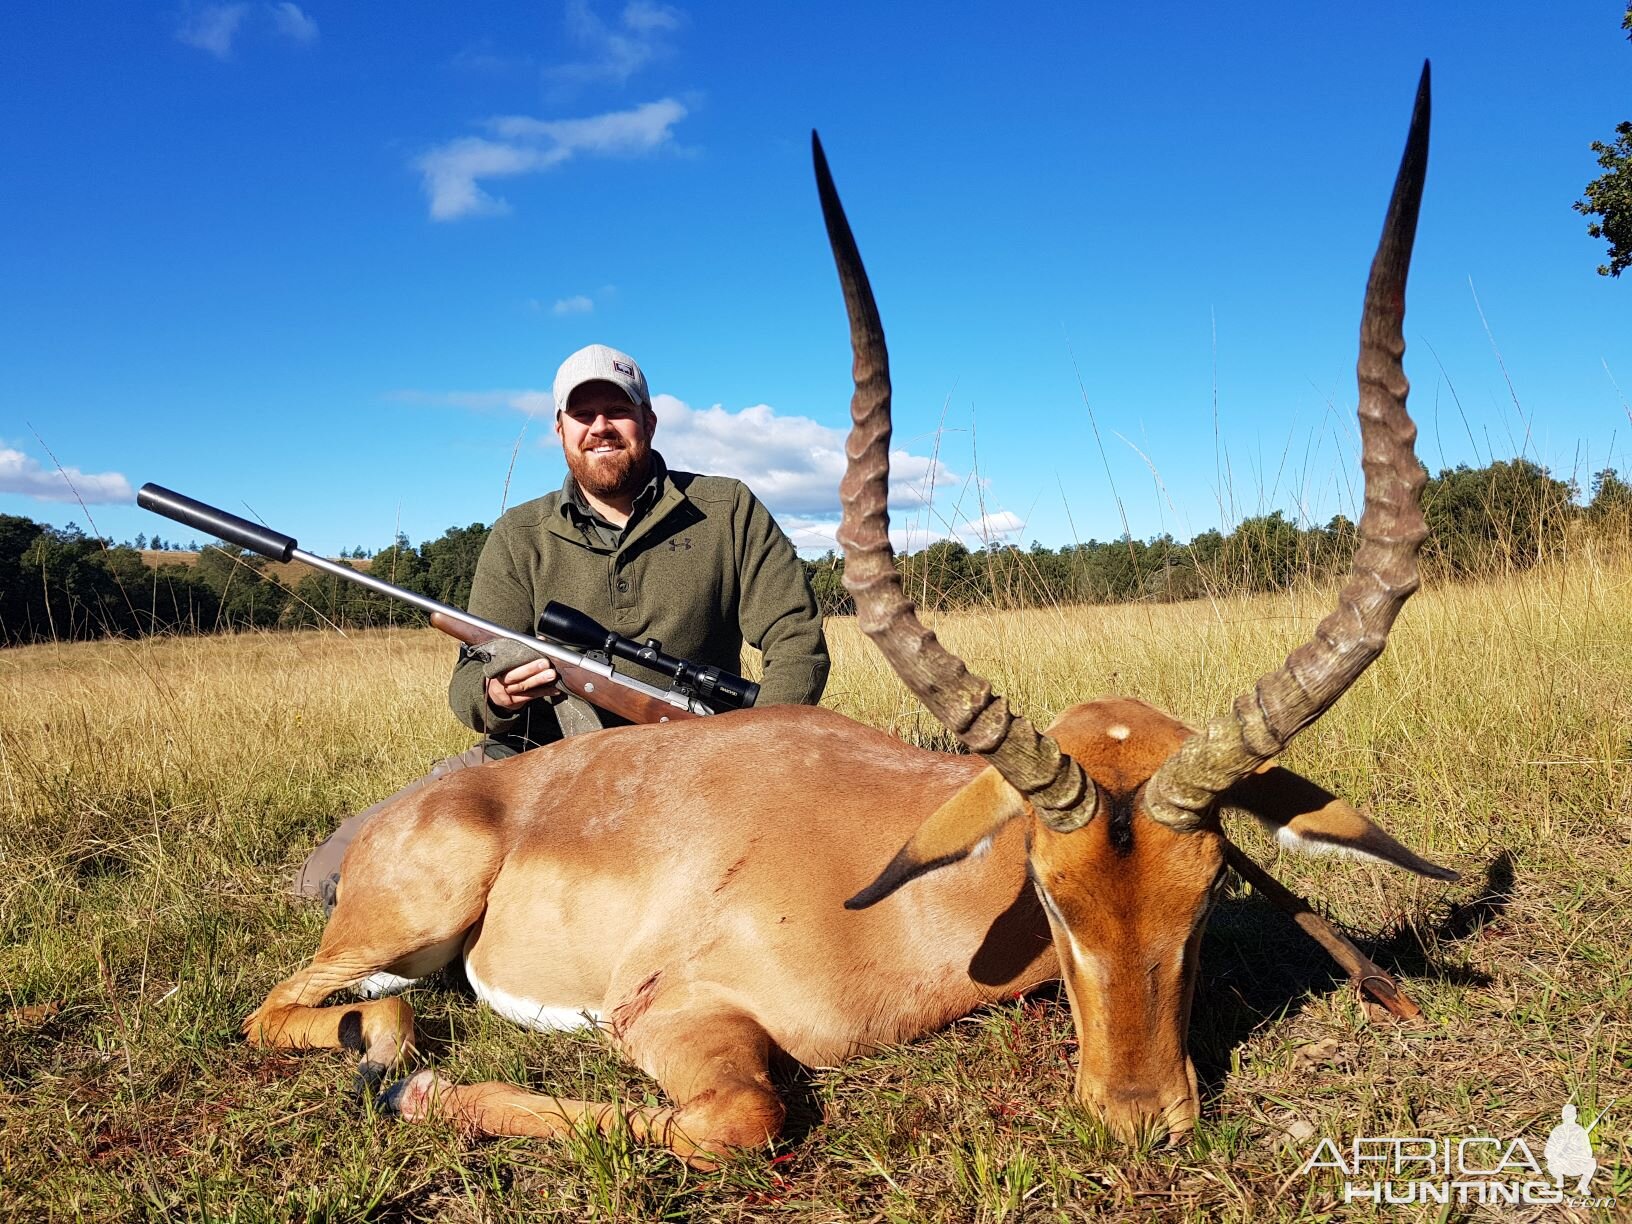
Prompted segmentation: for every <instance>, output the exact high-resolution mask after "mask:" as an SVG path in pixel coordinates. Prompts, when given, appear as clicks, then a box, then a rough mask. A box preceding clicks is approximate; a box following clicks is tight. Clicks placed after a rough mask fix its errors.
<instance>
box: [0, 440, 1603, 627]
mask: <svg viewBox="0 0 1632 1224" xmlns="http://www.w3.org/2000/svg"><path fill="white" fill-rule="evenodd" d="M1575 497H1576V489H1575V486H1574V485H1573V484H1571V483H1570V482H1569V481H1564V480H1558V479H1556V478H1555V477H1553V476H1552V474H1551V473H1549V472H1548V471H1547V469H1545V468H1543V467H1541V466H1539V465H1538V464H1535V463H1531V462H1530V461H1528V460H1525V459H1515V460H1507V461H1501V462H1497V463H1492V464H1489V465H1488V466H1486V467H1482V468H1468V467H1465V466H1464V467H1456V468H1447V469H1445V470H1443V471H1441V472H1440V473H1439V474H1438V475H1436V476H1433V477H1431V478H1430V479H1429V480H1428V482H1427V485H1426V487H1425V488H1424V490H1423V498H1422V504H1423V510H1424V513H1425V514H1426V516H1427V519H1428V525H1429V530H1430V535H1429V539H1428V544H1427V548H1426V550H1425V553H1424V563H1425V566H1426V567H1427V569H1428V570H1429V572H1430V573H1437V574H1440V575H1443V576H1447V577H1456V576H1459V575H1468V574H1480V573H1487V572H1491V571H1493V570H1508V569H1516V568H1523V567H1525V566H1529V565H1534V564H1535V563H1537V562H1538V561H1541V560H1543V559H1545V558H1546V557H1547V555H1548V554H1549V552H1550V551H1552V550H1554V549H1556V548H1558V547H1559V546H1560V545H1561V544H1562V543H1563V542H1564V541H1565V540H1566V539H1567V538H1568V535H1569V533H1570V532H1571V531H1572V529H1573V527H1574V525H1575V524H1577V523H1578V522H1579V523H1581V524H1584V525H1585V526H1586V527H1588V528H1590V529H1591V530H1593V531H1596V532H1599V533H1610V534H1613V535H1616V536H1618V537H1627V536H1632V483H1629V482H1628V481H1627V480H1625V479H1623V478H1622V477H1621V475H1620V474H1619V473H1618V472H1617V471H1616V470H1615V469H1613V468H1605V469H1604V470H1603V471H1601V472H1599V473H1597V474H1596V475H1595V476H1594V477H1593V478H1592V482H1591V498H1590V500H1589V501H1588V502H1587V504H1586V505H1585V506H1582V505H1579V504H1577V502H1576V500H1575ZM487 534H488V532H487V528H486V527H485V526H483V525H482V524H481V523H472V524H470V525H469V526H467V527H450V528H448V530H447V531H446V532H445V533H443V535H442V536H441V537H439V538H438V539H435V540H427V541H425V542H424V543H422V544H421V545H420V546H419V547H418V548H417V549H416V548H414V547H413V546H412V545H410V544H409V542H408V540H407V538H406V537H404V536H400V535H399V536H398V537H397V538H396V539H395V540H394V541H392V543H391V544H390V545H388V546H387V547H385V548H382V549H380V550H379V551H378V552H376V553H374V554H373V558H372V560H365V559H364V558H366V557H367V556H368V553H367V551H366V550H365V549H363V548H357V549H354V550H350V551H352V552H353V553H354V554H356V559H348V560H350V563H351V564H353V565H355V566H357V567H358V568H359V569H366V570H367V571H368V572H369V573H371V574H373V575H375V576H376V577H380V578H384V579H385V580H386V581H387V582H392V583H394V584H395V585H397V586H401V587H405V588H407V589H409V590H412V591H417V592H419V593H421V594H425V595H429V596H431V597H432V598H433V599H437V600H440V601H441V602H443V603H449V604H453V605H455V606H456V607H464V606H465V605H466V604H467V602H468V600H469V598H470V585H471V580H472V579H473V577H474V576H475V573H476V559H477V558H478V557H479V556H480V555H481V551H482V545H483V544H485V543H486V541H487ZM1355 538H1356V527H1355V524H1354V523H1352V522H1350V521H1349V520H1348V519H1347V518H1344V517H1343V516H1342V515H1338V516H1337V517H1335V518H1333V519H1332V520H1331V521H1330V522H1328V523H1327V524H1326V525H1325V526H1323V527H1302V526H1299V525H1298V524H1297V523H1296V522H1295V521H1293V520H1292V519H1290V518H1288V517H1287V516H1286V515H1285V514H1284V513H1282V512H1280V511H1275V512H1272V513H1269V514H1263V515H1257V516H1255V517H1253V518H1249V519H1246V520H1243V521H1242V522H1241V523H1239V524H1237V525H1236V526H1235V528H1234V529H1233V530H1231V531H1229V532H1227V533H1226V532H1221V531H1217V530H1209V531H1203V532H1201V533H1200V534H1199V535H1197V536H1196V537H1195V538H1193V539H1192V540H1191V541H1190V542H1189V543H1188V544H1184V543H1180V542H1179V541H1177V540H1175V539H1174V538H1173V537H1172V536H1169V535H1161V536H1157V537H1155V538H1154V539H1151V540H1134V539H1128V538H1123V539H1117V540H1108V541H1100V540H1089V541H1088V542H1086V543H1082V544H1069V545H1066V546H1065V547H1064V548H1060V549H1050V548H1047V547H1045V546H1044V545H1042V544H1040V543H1035V542H1034V543H1033V544H1032V545H1031V547H1030V548H1029V549H1020V548H1016V547H1014V546H1013V545H1009V544H993V545H989V546H987V547H984V548H980V549H971V548H969V547H968V546H967V545H965V544H962V543H960V542H958V541H956V540H940V541H937V542H936V543H934V544H931V545H930V546H929V547H927V548H925V549H922V550H921V551H919V552H916V553H913V554H912V555H910V556H906V557H902V558H900V559H899V563H900V567H901V573H902V578H903V581H904V583H905V586H906V590H907V593H908V594H909V595H911V596H912V598H913V599H914V600H915V601H917V602H918V603H919V604H920V605H922V606H924V607H929V608H935V609H964V608H999V609H1002V608H1021V607H1033V606H1038V605H1049V604H1070V603H1124V602H1129V601H1135V600H1159V601H1171V600H1182V599H1194V598H1198V597H1201V596H1206V595H1214V594H1230V593H1236V592H1247V591H1278V590H1285V589H1286V588H1287V587H1289V586H1291V585H1293V584H1295V583H1298V582H1302V581H1306V580H1309V579H1317V580H1318V579H1323V578H1330V577H1333V576H1335V575H1340V574H1343V573H1345V572H1347V570H1348V568H1349V566H1350V564H1351V562H1352V560H1353V557H1354V548H1355ZM157 543H158V541H150V546H151V545H153V544H157ZM805 573H806V575H807V576H808V577H809V579H810V584H811V589H812V590H813V591H814V592H815V595H816V600H817V606H818V607H820V608H821V610H822V612H823V613H824V614H825V615H829V616H835V615H840V616H842V615H848V614H851V613H853V612H854V610H855V606H854V604H853V603H852V601H851V599H850V595H849V593H848V592H847V591H846V590H845V589H844V558H843V557H842V556H839V555H838V554H837V553H835V552H833V551H829V552H828V553H827V554H826V555H825V556H823V557H821V558H819V559H817V560H812V561H806V562H805ZM271 574H272V571H271V570H269V567H268V565H267V563H266V562H264V561H262V560H261V559H260V558H258V557H255V556H253V555H250V554H247V553H244V552H242V551H241V550H239V549H237V548H234V547H232V546H231V545H223V544H220V543H217V544H214V545H211V546H209V547H207V548H205V549H203V550H202V551H201V552H199V553H198V559H197V561H196V563H194V564H193V565H182V564H177V563H174V562H169V561H167V562H166V563H165V564H162V565H160V566H158V567H157V568H154V567H151V566H149V565H146V564H144V562H143V560H142V557H141V554H140V553H138V552H137V551H136V550H135V549H133V548H128V547H119V548H115V547H112V546H111V545H110V543H109V541H107V540H101V539H97V538H95V537H93V536H87V535H85V534H84V533H83V532H81V531H79V530H78V529H77V528H73V527H63V528H57V527H48V526H44V525H42V524H40V523H36V522H34V521H33V520H31V519H27V518H22V517H20V516H17V515H3V514H0V645H10V644H14V643H19V642H32V641H40V640H50V639H52V638H56V639H70V638H83V637H99V636H105V635H125V636H135V635H138V634H145V633H155V632H158V633H207V632H211V631H214V630H240V629H249V628H255V629H264V628H270V627H274V626H275V627H279V628H291V629H292V628H302V627H329V626H342V627H346V628H369V627H379V626H386V625H396V626H408V625H421V624H424V623H425V618H424V616H423V614H422V613H420V612H419V611H418V610H417V609H414V608H411V607H409V606H407V605H405V604H402V603H399V602H397V601H395V600H392V599H389V598H387V597H385V596H383V595H378V594H375V593H374V592H372V591H370V590H368V589H366V588H364V587H360V586H357V585H355V584H353V583H349V582H344V581H342V580H341V579H338V578H334V577H331V576H329V575H327V574H323V573H312V572H307V573H305V574H303V575H301V576H300V577H299V578H298V579H296V578H285V579H284V580H283V581H282V582H280V581H278V580H277V579H275V578H273V577H272V576H271ZM287 582H293V583H294V586H293V588H292V589H291V588H290V587H288V586H286V585H284V583H287Z"/></svg>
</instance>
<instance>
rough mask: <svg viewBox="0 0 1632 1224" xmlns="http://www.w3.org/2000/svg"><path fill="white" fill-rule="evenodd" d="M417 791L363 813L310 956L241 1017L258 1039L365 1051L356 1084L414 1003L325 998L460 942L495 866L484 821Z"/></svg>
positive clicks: (409, 1027) (374, 1069)
mask: <svg viewBox="0 0 1632 1224" xmlns="http://www.w3.org/2000/svg"><path fill="white" fill-rule="evenodd" d="M441 797H445V796H443V795H442V792H441V791H440V790H428V791H424V792H421V793H419V794H417V795H415V796H413V797H412V798H410V799H408V800H406V801H405V802H404V803H403V804H401V805H399V806H397V807H394V808H392V809H390V810H389V811H387V812H382V813H381V814H380V816H379V817H377V818H376V819H375V820H373V821H371V822H370V823H369V825H368V826H367V827H366V828H365V829H364V831H363V833H362V834H361V835H360V836H359V837H358V838H357V840H356V841H355V842H354V843H353V844H352V846H351V848H350V850H348V851H347V853H346V858H345V863H344V865H343V867H342V868H341V888H340V895H339V898H338V900H337V903H336V905H335V908H334V913H333V914H332V915H330V917H329V923H328V926H327V927H325V928H324V930H323V940H322V943H320V944H319V945H318V949H317V955H316V956H314V957H313V958H312V962H311V964H309V965H307V966H306V968H304V969H302V970H301V971H300V972H299V973H296V974H294V975H293V976H292V977H290V978H288V979H286V980H285V981H283V982H280V983H279V984H278V985H277V986H275V987H273V989H272V992H271V993H270V994H268V995H267V996H266V999H265V1001H264V1002H263V1003H262V1004H261V1005H260V1006H259V1007H258V1008H256V1009H255V1011H254V1012H252V1013H251V1014H250V1015H249V1017H248V1018H247V1019H246V1020H245V1021H244V1026H243V1029H244V1035H245V1036H246V1037H248V1038H249V1040H250V1041H252V1042H255V1043H257V1044H259V1045H263V1046H276V1047H281V1048H285V1049H297V1050H309V1049H346V1050H352V1051H354V1052H356V1053H359V1054H361V1055H362V1067H361V1069H360V1075H361V1077H362V1085H361V1086H364V1087H368V1088H373V1087H375V1086H377V1085H378V1083H379V1081H380V1079H381V1078H382V1077H383V1075H384V1074H385V1072H386V1070H387V1069H388V1068H390V1067H392V1066H395V1065H397V1064H398V1063H400V1062H402V1061H403V1060H404V1059H405V1058H407V1056H408V1055H409V1054H410V1053H411V1052H412V1049H413V1036H414V1019H413V1018H414V1013H413V1009H412V1008H411V1007H410V1006H409V1005H408V1004H407V1003H406V1002H405V1001H404V1000H402V999H398V998H386V999H376V1000H371V1001H369V1002H359V1003H346V1004H341V1005H338V1006H334V1007H323V1006H321V1004H322V1003H323V1001H324V1000H325V999H326V998H328V997H329V996H330V995H331V994H333V993H335V992H336V991H338V990H344V989H346V988H347V987H350V986H355V985H357V984H358V983H359V982H362V981H364V980H365V979H367V978H368V977H370V976H372V975H373V974H375V973H378V972H381V971H384V972H387V973H393V974H396V975H398V976H401V977H420V976H422V975H424V974H426V973H430V972H432V971H433V970H435V969H437V968H440V967H441V966H442V965H445V964H446V963H447V962H448V961H450V960H451V959H452V958H453V957H454V956H455V955H456V954H457V953H458V951H459V949H460V947H461V945H462V943H463V940H464V936H465V932H466V931H467V930H469V929H470V927H471V926H472V925H473V924H474V923H475V922H476V921H477V919H479V918H480V917H481V914H482V909H483V907H484V906H485V905H486V902H487V891H488V887H489V886H490V885H491V883H492V880H493V875H494V873H495V872H496V870H497V865H498V860H499V847H498V844H497V840H496V838H495V837H494V835H493V833H492V826H491V824H485V823H483V822H480V821H472V820H462V819H460V817H461V815H462V814H461V813H460V812H459V811H457V810H449V807H450V805H448V804H447V803H445V802H442V803H439V802H436V800H437V799H438V798H441Z"/></svg>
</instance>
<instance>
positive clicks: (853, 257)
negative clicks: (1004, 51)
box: [810, 132, 1098, 832]
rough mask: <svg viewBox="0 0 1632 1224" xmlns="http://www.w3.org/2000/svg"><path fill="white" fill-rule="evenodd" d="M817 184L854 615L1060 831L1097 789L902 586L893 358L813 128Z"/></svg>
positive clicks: (1074, 823)
mask: <svg viewBox="0 0 1632 1224" xmlns="http://www.w3.org/2000/svg"><path fill="white" fill-rule="evenodd" d="M810 143H811V153H812V156H813V158H814V160H815V164H816V190H817V192H818V194H819V195H820V196H821V200H822V216H823V218H824V220H825V221H826V222H827V237H828V242H829V243H830V244H831V245H832V248H833V262H834V264H835V265H836V266H837V268H838V273H839V284H840V286H841V287H842V288H843V290H844V304H845V309H846V311H847V313H848V314H849V317H850V347H851V351H852V353H853V354H854V359H855V365H854V376H855V383H856V391H855V395H854V396H853V397H852V398H851V400H850V421H851V428H850V437H849V440H848V441H847V442H846V443H845V455H846V457H847V459H848V463H847V465H846V467H845V473H844V480H843V481H842V482H841V483H840V485H839V500H840V502H841V503H842V504H843V506H844V518H843V522H842V524H841V526H840V527H839V532H838V539H839V545H840V547H842V548H843V549H844V585H845V589H846V590H848V591H849V592H850V594H851V596H852V597H853V598H854V599H855V602H856V619H857V621H858V622H859V623H860V625H861V628H862V631H863V632H864V633H866V634H867V636H868V637H869V638H871V639H872V640H873V643H874V644H875V645H876V646H877V647H878V649H879V650H880V652H882V654H883V655H884V658H885V659H886V660H888V662H889V664H890V666H891V668H893V669H894V670H895V674H896V675H898V676H900V677H901V680H902V682H903V683H905V684H906V686H907V688H908V689H909V690H910V691H911V692H912V693H913V695H914V696H916V697H917V698H918V700H919V701H921V702H923V703H924V705H925V707H927V708H928V710H929V712H930V713H931V714H933V715H934V716H935V717H936V718H937V719H939V720H940V721H941V723H942V724H943V725H944V726H946V727H947V729H948V730H950V731H951V732H952V733H953V734H954V735H956V736H957V737H958V739H959V740H960V741H962V743H963V744H964V745H965V746H966V747H967V748H968V749H969V750H970V751H971V752H975V753H978V754H980V755H981V756H983V757H985V758H986V760H987V761H989V762H991V764H992V765H993V766H995V767H996V769H997V771H998V772H999V773H1000V774H1002V775H1003V777H1004V779H1005V780H1007V781H1008V782H1009V784H1010V785H1011V786H1013V787H1014V788H1015V789H1016V790H1018V791H1019V792H1020V793H1021V795H1023V796H1024V797H1025V798H1026V799H1027V800H1028V801H1029V802H1030V803H1031V805H1032V807H1033V808H1034V809H1035V810H1036V812H1037V815H1038V817H1039V818H1040V819H1042V820H1043V821H1044V822H1045V823H1046V824H1048V825H1049V827H1051V828H1053V829H1056V830H1058V831H1060V832H1068V831H1070V830H1071V829H1076V828H1080V827H1081V826H1082V825H1084V824H1086V823H1087V822H1088V821H1089V820H1091V819H1093V816H1094V810H1095V808H1096V806H1097V803H1098V799H1097V792H1096V790H1095V788H1094V785H1093V783H1092V782H1090V781H1089V780H1088V778H1087V776H1086V775H1085V774H1084V773H1083V771H1082V767H1081V766H1080V765H1078V764H1077V763H1076V761H1074V760H1072V759H1071V758H1070V757H1069V756H1067V755H1066V754H1065V753H1063V752H1061V751H1060V747H1059V745H1058V744H1056V743H1055V742H1054V741H1053V740H1052V739H1051V738H1049V737H1048V736H1046V735H1042V734H1040V733H1039V732H1038V731H1037V730H1036V728H1034V727H1033V726H1032V725H1031V723H1030V722H1029V721H1028V720H1027V719H1026V718H1025V716H1024V715H1020V714H1016V713H1014V712H1012V711H1011V710H1010V709H1009V706H1008V703H1007V702H1006V701H1004V699H1003V698H1002V697H1000V696H999V695H998V694H996V693H994V692H993V691H992V686H991V684H990V682H988V681H987V680H986V679H984V678H983V677H981V676H977V675H975V674H973V673H972V672H970V670H969V669H968V668H967V667H966V666H964V662H963V660H962V659H960V658H958V656H957V655H955V654H953V653H951V652H950V651H949V650H947V649H946V647H944V646H942V645H941V643H940V642H939V641H938V640H937V639H936V637H935V634H934V633H932V632H931V631H930V630H929V629H926V628H925V627H924V625H923V623H922V622H921V621H920V620H919V619H918V613H917V610H916V609H915V608H914V607H913V604H912V600H910V599H909V598H907V594H906V592H905V591H904V590H903V589H902V586H901V576H900V574H899V573H897V571H896V568H895V556H894V552H893V550H892V549H891V548H890V520H889V511H888V508H887V502H888V497H889V475H890V359H889V352H888V350H887V349H886V348H885V344H884V326H883V324H882V322H880V320H879V317H878V306H877V304H876V303H875V302H874V300H873V290H872V286H871V285H869V284H868V281H867V270H866V268H864V267H863V266H862V262H861V254H860V252H859V251H857V249H856V240H855V238H854V237H853V236H852V234H851V233H850V223H849V222H848V221H847V220H846V219H845V215H844V207H843V205H841V204H840V203H839V194H838V192H837V191H836V190H835V189H834V187H833V176H832V175H831V174H830V173H829V172H828V168H827V158H826V156H824V154H823V153H822V142H821V140H820V139H818V138H817V136H816V133H815V132H812V133H811V134H810Z"/></svg>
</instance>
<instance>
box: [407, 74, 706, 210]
mask: <svg viewBox="0 0 1632 1224" xmlns="http://www.w3.org/2000/svg"><path fill="white" fill-rule="evenodd" d="M685 115H686V108H685V107H684V106H682V105H681V104H680V103H679V102H676V101H675V100H674V99H673V98H664V99H662V100H661V101H658V102H646V103H643V104H642V105H640V106H637V107H634V108H633V109H631V110H624V111H612V112H609V113H607V114H604V115H594V116H591V117H590V118H587V119H533V118H530V117H528V116H525V115H502V116H499V117H498V118H495V119H490V120H488V121H487V122H486V124H485V125H484V126H486V127H487V129H488V130H489V131H490V132H491V133H493V135H494V136H495V137H497V139H489V138H488V137H485V136H466V137H462V138H460V139H458V140H452V141H449V142H448V143H447V144H444V145H439V146H437V147H436V148H434V149H432V150H430V151H429V152H428V153H425V154H422V155H421V156H420V157H418V158H417V159H415V161H414V163H413V164H414V168H415V169H416V170H418V171H419V172H420V174H421V175H422V176H423V180H424V190H425V195H426V198H427V199H428V200H429V201H430V206H431V217H432V219H434V220H437V221H451V220H453V219H454V218H456V217H469V216H481V215H493V214H497V213H504V212H508V211H509V205H508V204H506V203H505V202H504V201H503V200H502V199H499V198H497V197H494V196H491V195H489V194H488V193H487V192H485V191H483V190H482V188H481V187H480V186H478V185H477V180H478V179H492V178H512V177H514V176H516V175H519V174H537V173H541V172H543V171H545V170H549V169H552V168H553V167H555V166H558V165H560V164H561V163H562V162H564V161H567V160H569V159H570V158H572V157H574V156H576V155H578V154H580V153H584V154H590V155H595V156H601V157H613V156H624V157H634V156H639V155H641V154H643V153H651V152H654V151H655V150H657V149H660V148H662V147H663V146H664V145H667V144H669V143H670V140H671V137H672V135H673V128H674V125H675V124H677V123H679V122H680V120H681V119H683V118H685Z"/></svg>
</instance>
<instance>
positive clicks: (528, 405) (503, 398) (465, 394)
mask: <svg viewBox="0 0 1632 1224" xmlns="http://www.w3.org/2000/svg"><path fill="white" fill-rule="evenodd" d="M385 398H386V399H389V400H395V401H396V402H397V403H399V404H425V405H428V406H431V407H445V408H466V409H469V410H471V411H473V412H491V411H493V410H494V409H496V408H514V409H515V410H516V411H517V412H525V413H527V414H528V415H529V416H538V415H543V416H546V417H554V415H555V396H554V395H553V394H552V393H551V392H549V391H527V390H520V391H502V390H501V391H414V390H404V391H390V392H387V393H386V397H385Z"/></svg>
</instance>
